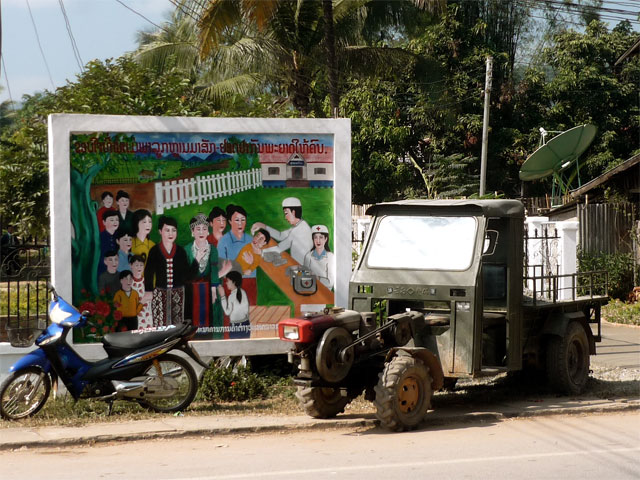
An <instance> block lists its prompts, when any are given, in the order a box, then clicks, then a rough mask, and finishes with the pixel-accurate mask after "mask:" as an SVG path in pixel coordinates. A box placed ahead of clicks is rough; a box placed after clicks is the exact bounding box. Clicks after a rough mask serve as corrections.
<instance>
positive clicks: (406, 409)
mask: <svg viewBox="0 0 640 480" xmlns="http://www.w3.org/2000/svg"><path fill="white" fill-rule="evenodd" d="M375 391H376V399H375V405H376V409H377V411H376V417H378V420H380V424H381V425H382V426H383V427H385V428H388V429H389V430H393V431H396V432H401V431H404V430H411V429H413V428H415V427H416V426H417V425H418V424H419V423H420V422H422V420H423V418H424V416H425V415H426V413H427V410H429V408H430V407H431V394H432V391H431V376H430V375H429V368H428V367H427V366H426V365H424V363H422V360H420V359H417V358H414V357H411V356H407V355H398V356H396V357H394V358H393V359H391V361H390V362H388V363H387V364H386V365H385V367H384V370H383V371H382V372H380V375H379V379H378V385H376V387H375Z"/></svg>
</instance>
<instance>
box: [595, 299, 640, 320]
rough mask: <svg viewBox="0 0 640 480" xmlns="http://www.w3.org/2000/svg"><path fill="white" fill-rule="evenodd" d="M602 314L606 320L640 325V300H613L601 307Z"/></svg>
mask: <svg viewBox="0 0 640 480" xmlns="http://www.w3.org/2000/svg"><path fill="white" fill-rule="evenodd" d="M602 316H603V318H604V319H605V320H607V321H608V322H613V323H624V324H626V325H640V302H636V303H624V302H621V301H620V300H613V301H611V303H609V304H608V305H605V306H604V307H602Z"/></svg>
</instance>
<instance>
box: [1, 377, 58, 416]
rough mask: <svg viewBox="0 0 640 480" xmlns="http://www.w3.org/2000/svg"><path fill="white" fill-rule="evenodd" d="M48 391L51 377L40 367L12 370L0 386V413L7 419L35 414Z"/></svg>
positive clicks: (47, 395) (44, 400)
mask: <svg viewBox="0 0 640 480" xmlns="http://www.w3.org/2000/svg"><path fill="white" fill-rule="evenodd" d="M50 392H51V379H50V378H49V375H47V374H46V373H44V372H43V371H42V370H41V369H39V368H37V367H27V368H24V369H22V370H18V371H17V372H13V373H12V374H10V375H9V376H8V377H7V378H6V379H5V381H4V382H2V386H0V415H1V416H2V418H5V419H7V420H19V419H21V418H26V417H30V416H32V415H35V414H36V413H38V412H39V411H40V409H41V408H42V407H43V406H44V404H45V403H46V402H47V399H48V398H49V393H50Z"/></svg>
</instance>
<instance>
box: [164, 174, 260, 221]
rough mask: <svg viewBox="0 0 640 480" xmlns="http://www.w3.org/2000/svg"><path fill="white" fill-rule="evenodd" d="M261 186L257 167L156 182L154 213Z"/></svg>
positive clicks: (200, 203) (199, 203)
mask: <svg viewBox="0 0 640 480" xmlns="http://www.w3.org/2000/svg"><path fill="white" fill-rule="evenodd" d="M261 186H262V171H261V169H259V168H254V169H251V170H243V171H240V172H226V173H218V174H215V175H205V176H202V177H197V178H190V179H187V180H171V181H168V182H156V184H155V188H156V214H157V215H160V214H162V213H164V211H165V210H168V209H170V208H176V207H183V206H185V205H191V204H193V203H197V204H198V205H202V202H205V201H207V200H212V199H214V198H219V197H226V196H228V195H232V194H234V193H238V192H243V191H245V190H252V189H254V188H258V187H261Z"/></svg>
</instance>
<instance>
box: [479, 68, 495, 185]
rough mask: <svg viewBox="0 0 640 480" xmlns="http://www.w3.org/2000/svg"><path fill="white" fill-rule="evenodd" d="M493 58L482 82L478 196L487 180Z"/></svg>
mask: <svg viewBox="0 0 640 480" xmlns="http://www.w3.org/2000/svg"><path fill="white" fill-rule="evenodd" d="M492 71H493V58H492V57H487V74H486V76H485V80H484V118H483V120H482V153H481V154H480V196H482V195H484V190H485V185H486V178H487V147H488V145H489V99H490V97H491V73H492Z"/></svg>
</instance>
